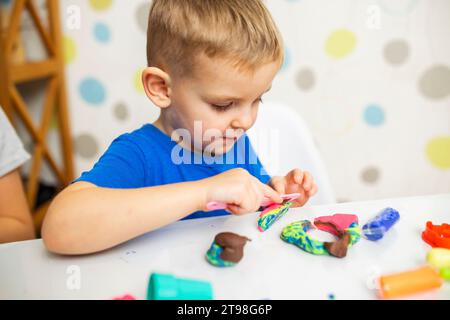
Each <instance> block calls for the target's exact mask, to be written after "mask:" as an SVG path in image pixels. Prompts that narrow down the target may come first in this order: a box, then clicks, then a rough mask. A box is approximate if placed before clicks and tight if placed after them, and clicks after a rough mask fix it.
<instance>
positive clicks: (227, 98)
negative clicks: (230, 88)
mask: <svg viewBox="0 0 450 320" xmlns="http://www.w3.org/2000/svg"><path fill="white" fill-rule="evenodd" d="M270 89H272V85H270V87H269V88H268V89H267V90H266V91H264V92H263V93H262V94H260V96H262V95H263V94H264V93H266V92H269V91H270ZM211 99H215V100H241V98H238V97H232V96H211Z"/></svg>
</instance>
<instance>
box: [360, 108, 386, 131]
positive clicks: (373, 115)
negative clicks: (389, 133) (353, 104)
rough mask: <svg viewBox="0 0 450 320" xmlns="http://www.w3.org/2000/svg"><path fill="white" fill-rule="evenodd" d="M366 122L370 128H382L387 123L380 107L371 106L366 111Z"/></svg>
mask: <svg viewBox="0 0 450 320" xmlns="http://www.w3.org/2000/svg"><path fill="white" fill-rule="evenodd" d="M364 121H365V122H366V123H367V124H368V125H370V126H374V127H377V126H380V125H382V124H383V123H384V121H385V115H384V111H383V109H382V108H381V107H380V106H378V105H369V106H368V107H366V109H365V110H364Z"/></svg>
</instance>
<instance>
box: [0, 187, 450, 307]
mask: <svg viewBox="0 0 450 320" xmlns="http://www.w3.org/2000/svg"><path fill="white" fill-rule="evenodd" d="M388 206H390V207H393V208H396V209H397V210H399V212H400V215H401V218H400V221H399V222H398V223H397V224H396V225H395V226H394V228H393V229H391V230H390V231H389V232H388V233H387V234H386V236H385V237H384V238H383V239H381V240H380V241H378V242H371V241H368V240H365V239H361V241H360V242H359V243H357V244H356V245H355V246H354V247H352V248H350V249H349V251H348V255H347V257H345V258H343V259H338V258H335V257H331V256H315V255H311V254H308V253H306V252H304V251H301V250H300V249H298V248H297V247H295V246H293V245H291V244H287V243H285V242H283V241H282V240H281V239H280V232H281V230H282V228H283V227H284V226H286V225H287V224H288V223H290V222H292V221H295V220H299V219H310V220H313V219H314V217H317V216H322V215H331V214H334V213H354V214H357V215H358V216H359V219H360V224H361V225H362V224H363V223H365V222H366V220H368V219H369V218H371V217H373V216H374V215H375V214H376V213H377V212H378V211H379V210H380V209H383V208H385V207H388ZM427 220H431V221H433V223H438V224H440V223H443V222H450V194H445V195H435V196H424V197H412V198H400V199H386V200H378V201H370V202H353V203H341V204H333V205H323V206H311V207H303V208H296V209H291V210H290V212H289V213H288V214H287V215H286V216H284V217H283V218H282V219H281V220H279V221H278V222H277V223H276V224H275V225H274V226H272V228H271V229H269V230H268V231H266V232H264V233H260V232H259V231H257V229H256V221H257V214H249V215H246V216H242V217H234V216H227V217H214V218H206V219H197V220H189V221H180V222H177V223H175V224H173V225H170V226H167V227H165V228H162V229H160V230H157V231H154V232H150V233H148V234H146V235H144V236H141V237H139V238H136V239H134V240H132V241H129V242H128V243H125V244H123V245H121V246H118V247H116V248H113V249H111V250H108V251H105V252H102V253H98V254H94V255H89V256H81V257H62V256H57V255H53V254H50V253H48V252H47V251H46V250H45V248H44V246H43V243H42V241H41V240H34V241H26V242H18V243H12V244H5V245H0V299H111V298H112V297H114V296H117V295H123V294H125V293H131V294H133V295H135V296H136V297H137V298H140V299H144V298H145V296H146V290H147V282H148V277H149V275H150V273H151V272H165V273H172V274H174V275H176V276H179V277H187V278H195V279H203V280H207V281H210V282H211V283H212V285H213V288H214V296H215V298H216V299H328V295H329V294H330V293H332V294H334V295H335V297H336V299H338V300H339V299H377V291H376V289H375V285H374V283H375V281H374V280H375V279H376V278H377V277H378V276H379V275H381V274H386V273H392V272H397V271H404V270H409V269H411V268H415V267H419V266H422V265H424V264H425V263H426V261H425V256H426V253H427V252H428V251H429V250H430V247H429V246H428V245H427V244H425V243H424V242H423V241H422V239H421V237H420V234H421V231H422V230H423V229H424V227H425V223H426V221H427ZM222 231H233V232H236V233H238V234H241V235H246V236H248V237H249V238H251V239H252V240H253V241H252V242H249V243H248V244H247V245H246V247H245V256H244V258H243V260H242V261H241V262H240V263H239V264H238V265H236V266H235V267H232V268H216V267H213V266H211V265H209V264H208V263H207V262H206V261H205V259H204V255H205V252H206V250H207V249H208V248H209V246H210V244H211V242H212V240H213V238H214V236H215V235H216V234H217V233H219V232H222ZM314 233H315V234H314V236H316V237H317V238H320V239H321V240H329V239H332V236H331V235H328V234H326V233H322V232H320V231H314ZM71 266H75V267H71ZM74 271H75V273H71V272H74ZM78 271H79V273H78ZM77 274H79V275H80V282H79V284H80V288H79V289H77V288H76V287H75V288H73V286H72V287H71V286H70V284H72V285H73V284H74V283H75V284H76V282H73V281H72V282H71V281H70V280H73V279H74V278H71V277H73V276H76V275H77ZM68 280H69V286H67V282H68ZM408 298H425V299H428V298H432V299H449V298H450V283H448V282H447V283H446V284H444V286H443V287H442V288H441V289H440V290H437V291H432V292H428V293H424V294H420V295H416V296H413V297H408Z"/></svg>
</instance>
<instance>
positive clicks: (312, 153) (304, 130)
mask: <svg viewBox="0 0 450 320" xmlns="http://www.w3.org/2000/svg"><path fill="white" fill-rule="evenodd" d="M248 136H249V138H250V140H251V142H252V145H253V147H254V149H255V151H256V153H257V154H258V156H259V158H260V160H261V162H262V164H263V165H264V167H265V168H266V170H267V172H268V173H269V174H270V175H272V176H273V175H285V174H286V173H288V172H289V171H290V170H292V169H294V168H300V169H301V170H304V171H309V172H310V173H311V174H312V175H313V177H314V180H315V181H316V184H317V186H318V189H319V191H318V192H317V194H316V195H315V196H314V197H312V198H311V200H310V201H309V202H308V203H309V204H316V205H317V204H328V203H335V202H336V198H335V195H334V192H333V189H332V187H331V184H330V181H329V177H328V174H327V171H326V168H325V165H324V163H323V161H322V158H321V156H320V154H319V151H318V149H317V147H316V145H315V143H314V140H313V138H312V136H311V133H310V131H309V129H308V127H307V125H306V123H305V121H303V119H302V118H301V117H300V115H299V114H298V113H297V112H296V111H295V110H294V109H293V108H291V107H289V106H286V105H283V104H281V103H277V102H264V104H263V105H261V106H260V108H259V112H258V118H257V120H256V123H255V125H254V126H253V127H252V128H251V129H250V130H249V131H248Z"/></svg>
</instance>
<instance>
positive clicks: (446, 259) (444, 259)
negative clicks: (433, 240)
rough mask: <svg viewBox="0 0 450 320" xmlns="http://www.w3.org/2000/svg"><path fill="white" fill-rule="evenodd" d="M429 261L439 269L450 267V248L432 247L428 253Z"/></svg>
mask: <svg viewBox="0 0 450 320" xmlns="http://www.w3.org/2000/svg"><path fill="white" fill-rule="evenodd" d="M427 262H428V263H429V264H430V265H432V266H433V267H435V268H437V269H441V268H450V249H445V248H434V249H431V250H430V251H429V252H428V254H427Z"/></svg>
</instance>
